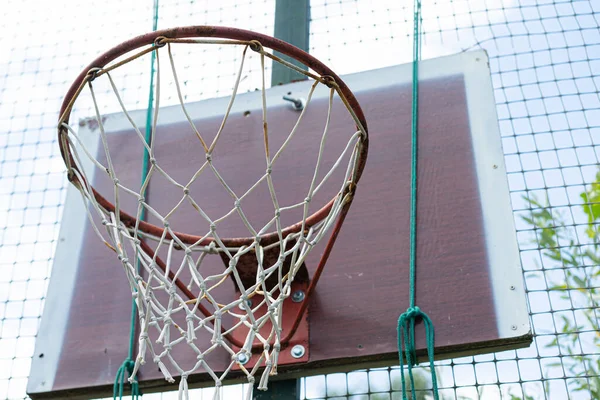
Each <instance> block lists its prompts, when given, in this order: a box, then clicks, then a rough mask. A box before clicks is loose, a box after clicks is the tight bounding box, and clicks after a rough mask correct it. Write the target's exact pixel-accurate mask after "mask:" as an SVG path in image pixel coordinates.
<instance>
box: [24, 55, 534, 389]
mask: <svg viewBox="0 0 600 400" xmlns="http://www.w3.org/2000/svg"><path fill="white" fill-rule="evenodd" d="M420 77H421V85H420V104H419V112H420V120H419V121H420V122H419V123H420V126H419V132H420V133H419V135H420V136H419V138H420V139H419V185H420V186H419V192H418V198H419V203H418V210H419V214H418V255H417V260H418V271H417V304H418V305H419V306H420V307H421V308H422V309H423V310H424V311H426V312H427V314H428V315H429V316H430V317H431V319H432V320H433V322H434V324H435V327H436V356H437V358H440V359H441V358H449V357H453V356H457V355H472V354H481V353H487V352H490V351H495V350H502V349H511V348H518V347H526V346H528V344H529V343H530V342H531V331H530V326H529V319H528V312H527V307H526V301H525V294H524V290H523V284H522V275H521V267H520V259H519V253H518V248H517V240H516V234H515V228H514V224H513V215H512V211H511V207H510V199H509V192H508V185H507V179H506V172H505V169H504V160H503V153H502V149H501V141H500V134H499V131H498V122H497V117H496V108H495V102H494V98H493V90H492V84H491V79H490V71H489V66H488V59H487V55H486V54H485V53H484V52H470V53H463V54H459V55H456V56H450V57H444V58H440V59H435V60H428V61H424V62H422V63H421V72H420ZM343 79H344V81H345V82H346V83H347V84H348V86H349V87H350V89H351V90H352V91H353V92H354V93H355V94H356V96H357V98H358V100H359V102H360V104H361V106H362V108H363V110H364V112H365V115H366V118H367V121H368V124H369V134H370V149H369V159H368V161H367V166H366V168H365V171H364V174H363V177H362V179H361V182H360V184H359V187H358V190H357V194H356V197H355V200H354V203H353V205H352V207H351V209H350V212H349V215H348V217H347V218H346V222H345V224H344V226H343V227H342V231H341V233H340V236H339V238H338V240H337V243H336V246H335V247H334V250H333V253H332V255H331V257H330V260H329V262H328V264H327V266H326V268H325V272H324V274H323V276H322V278H321V280H320V281H319V285H318V287H317V290H316V293H315V295H314V296H313V298H312V299H311V304H310V308H309V360H308V361H307V362H303V363H299V364H293V365H283V366H280V368H279V375H278V376H277V377H275V378H274V379H277V378H286V377H296V376H307V375H314V374H319V373H322V372H332V371H349V370H354V369H358V368H361V367H370V366H385V365H394V364H397V363H398V359H397V357H398V352H397V339H396V324H397V319H398V316H399V315H400V314H401V313H402V312H403V311H405V310H406V308H407V306H408V257H409V235H408V232H409V202H410V201H409V200H410V184H409V178H410V121H411V107H410V106H411V66H410V65H401V66H394V67H389V68H383V69H379V70H374V71H368V72H361V73H357V74H353V75H348V76H345V77H343ZM308 85H309V84H308V83H307V82H297V83H293V84H290V85H285V86H277V87H274V88H271V89H269V90H268V91H267V103H268V104H269V119H270V124H271V126H280V127H281V129H282V131H284V130H286V129H287V130H288V131H289V128H291V124H293V123H294V122H295V121H296V118H297V116H296V113H297V111H295V110H294V109H293V108H292V107H291V105H290V104H289V103H288V102H286V101H284V100H283V99H282V97H283V96H284V95H286V94H288V93H291V94H292V95H299V94H301V95H303V94H305V93H307V91H308ZM327 95H328V93H327V91H326V90H323V91H317V92H316V93H315V96H314V99H313V101H312V103H311V106H310V108H309V109H308V110H307V115H306V118H307V123H306V124H304V125H303V126H301V130H302V131H301V132H300V134H301V135H303V136H302V137H303V138H306V141H296V142H294V146H296V147H295V148H294V151H293V152H292V155H289V158H290V160H289V162H290V168H289V169H287V170H286V171H287V172H286V171H284V172H282V174H283V175H281V177H280V178H281V179H280V182H281V185H282V186H280V187H279V190H280V191H281V192H282V193H283V192H285V193H288V192H289V193H293V189H294V186H295V181H296V180H297V179H302V177H304V176H306V175H307V174H310V172H311V168H313V167H312V165H308V163H303V160H304V159H305V157H306V149H305V148H304V147H303V146H304V143H307V142H309V141H310V140H311V138H312V137H311V135H319V134H320V131H321V130H322V127H323V123H324V121H325V115H326V109H327ZM226 102H227V99H212V100H206V101H202V102H198V103H194V104H189V108H188V109H189V110H190V111H191V115H192V116H193V118H194V122H195V124H196V125H197V126H201V127H202V129H203V130H204V131H214V130H216V129H217V127H218V124H219V123H220V121H221V115H222V112H223V110H224V109H225V106H226ZM335 107H337V108H340V107H341V105H340V104H339V103H336V104H335ZM132 115H133V117H134V119H135V120H136V121H139V122H140V124H139V125H142V126H143V121H144V120H145V111H139V112H134V113H133V114H132ZM104 124H105V127H106V129H107V133H108V136H109V143H110V146H111V155H112V156H113V157H114V159H115V160H117V161H115V162H118V161H119V160H120V161H122V162H123V163H125V165H128V166H131V171H132V172H131V174H130V175H128V177H127V178H126V179H131V180H136V179H139V170H140V168H141V167H140V166H141V151H140V152H139V153H135V152H133V153H132V152H130V151H121V150H122V149H128V148H129V143H130V141H131V140H133V139H132V138H133V136H134V133H133V132H132V130H131V128H130V125H129V124H128V122H127V121H126V119H125V117H124V116H123V115H122V114H119V115H107V116H106V120H105V122H104ZM186 124H187V122H186V121H185V120H184V117H183V115H182V114H181V112H180V108H179V107H170V108H166V109H165V110H164V111H161V119H160V120H159V125H160V129H161V134H160V136H157V139H156V140H157V142H156V148H157V152H160V153H161V154H162V157H163V159H164V160H165V165H166V166H167V167H168V168H170V170H172V171H174V173H175V174H179V173H181V174H186V173H187V174H189V172H190V171H192V170H195V165H194V164H193V162H190V160H194V159H195V157H196V158H197V154H195V153H194V151H195V150H194V149H193V146H190V140H192V139H191V138H190V136H189V132H188V131H186V129H185V126H186ZM336 124H337V122H336V120H332V126H331V128H330V129H332V130H333V131H334V132H335V129H336V128H337V125H336ZM275 131H276V129H275V130H273V132H275ZM315 132H316V133H315ZM225 133H226V134H224V136H223V140H224V141H225V143H224V144H225V145H226V146H225V147H226V148H229V149H231V152H230V153H231V157H230V158H229V159H228V162H224V164H223V173H224V174H228V175H229V176H231V178H232V179H236V177H239V179H240V181H244V180H245V179H247V177H246V175H248V174H251V173H252V172H253V167H252V165H253V164H252V162H251V161H250V160H252V159H256V158H259V159H261V160H264V153H263V151H264V150H263V147H262V146H263V144H262V117H261V97H260V93H259V92H249V93H245V94H240V95H238V98H237V99H236V102H235V103H234V106H233V110H232V115H231V117H230V119H229V122H228V130H227V132H225ZM80 135H81V136H82V137H84V138H85V140H86V141H87V142H88V144H89V145H90V146H92V147H98V133H97V125H96V124H93V123H91V122H89V123H83V124H81V126H80ZM274 135H276V133H274ZM314 137H315V138H316V137H318V136H314ZM333 137H335V135H333ZM275 140H276V139H275ZM334 144H335V143H334ZM112 150H114V153H113V151H112ZM261 157H262V158H261ZM127 168H129V167H127ZM206 185H207V186H206V188H207V193H215V192H214V191H213V190H212V189H211V186H210V185H211V183H210V182H207V183H206ZM149 196H150V197H151V198H152V200H153V201H156V202H160V201H161V199H162V198H163V197H164V198H165V201H167V200H168V197H169V194H168V192H167V191H165V190H161V188H159V187H154V186H153V187H152V188H151V190H150V194H149ZM215 196H218V194H215ZM219 203H220V202H219V201H216V202H215V203H214V204H215V207H217V208H218V207H219ZM176 223H177V224H178V226H179V228H178V229H177V230H179V231H185V232H190V231H194V229H195V226H194V224H195V222H194V221H193V220H190V219H187V218H185V216H181V217H180V218H179V219H178V220H177V221H176ZM307 266H308V269H309V272H311V271H313V270H314V265H312V264H311V259H309V260H308V261H307ZM130 304H131V292H130V289H129V286H128V283H127V281H126V279H125V275H124V274H123V272H122V267H121V266H120V264H119V262H118V261H117V260H116V258H115V256H114V254H113V253H112V252H110V251H109V250H107V249H106V248H105V247H104V246H103V245H102V244H101V243H100V242H99V240H98V239H97V237H95V235H94V234H93V233H92V232H91V229H90V226H89V225H88V222H87V220H86V218H85V211H84V207H83V205H82V202H81V199H80V194H79V193H78V192H77V191H76V190H75V189H74V188H72V187H70V188H69V191H68V194H67V199H66V205H65V212H64V217H63V222H62V227H61V232H60V240H59V245H58V247H57V250H56V256H55V261H54V268H53V272H52V278H51V281H50V286H49V289H48V297H47V299H46V303H45V310H44V315H43V318H42V324H41V327H40V332H39V335H38V338H37V344H36V353H35V355H34V359H33V365H32V371H31V377H30V380H29V386H28V393H29V394H30V396H31V397H32V398H35V399H37V398H47V397H65V396H67V395H72V396H76V397H77V396H78V397H80V398H89V397H97V396H103V395H107V394H109V393H112V384H113V381H114V377H115V373H116V371H117V369H118V368H119V366H120V364H121V362H122V361H123V359H124V358H125V357H126V355H127V350H128V336H129V323H130V322H129V321H130ZM422 328H423V327H422V325H421V324H419V325H418V327H417V332H418V334H417V347H418V349H419V350H418V353H419V354H420V355H421V356H422V355H424V354H425V353H424V346H425V342H424V332H423V329H422ZM190 356H191V355H190ZM226 358H227V357H225V358H224V359H223V360H219V359H214V360H212V363H213V364H211V365H213V366H215V368H216V369H217V370H218V369H219V368H224V367H225V365H226V364H227V363H228V360H227V359H226ZM219 365H222V367H219ZM140 380H141V386H142V389H143V390H144V391H146V392H148V391H155V390H156V391H158V390H168V389H176V386H173V385H170V384H169V383H168V382H166V381H165V380H164V379H163V377H162V374H161V373H160V372H159V371H158V368H157V367H156V366H155V365H153V364H152V363H151V362H148V363H147V364H146V365H145V366H144V367H143V368H142V371H141V374H140ZM189 382H190V385H191V386H192V387H193V386H203V385H210V384H212V379H211V378H210V377H207V376H206V375H203V374H198V375H196V376H192V377H190V378H189Z"/></svg>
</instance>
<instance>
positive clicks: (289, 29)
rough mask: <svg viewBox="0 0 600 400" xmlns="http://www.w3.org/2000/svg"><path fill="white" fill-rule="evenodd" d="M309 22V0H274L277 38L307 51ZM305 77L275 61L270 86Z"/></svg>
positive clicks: (290, 60) (287, 59)
mask: <svg viewBox="0 0 600 400" xmlns="http://www.w3.org/2000/svg"><path fill="white" fill-rule="evenodd" d="M309 24H310V0H276V3H275V34H274V36H275V37H276V38H277V39H281V40H283V41H285V42H288V43H291V44H293V45H294V46H296V47H298V48H299V49H302V50H304V51H308V36H309ZM275 55H276V56H278V57H281V58H283V59H284V60H286V61H289V62H291V63H293V64H294V65H297V66H299V67H301V68H302V69H306V67H305V66H304V65H302V64H301V63H299V62H297V61H294V60H292V59H290V58H289V57H287V56H284V55H282V54H281V53H278V52H275ZM304 79H306V77H305V76H304V75H302V74H300V73H298V72H296V71H293V70H291V69H289V68H287V67H285V66H283V65H281V64H279V63H277V62H273V70H272V72H271V86H276V85H281V84H285V83H289V82H292V81H296V80H304Z"/></svg>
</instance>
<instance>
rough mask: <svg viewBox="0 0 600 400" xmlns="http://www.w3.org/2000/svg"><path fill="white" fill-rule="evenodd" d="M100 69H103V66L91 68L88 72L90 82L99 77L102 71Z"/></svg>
mask: <svg viewBox="0 0 600 400" xmlns="http://www.w3.org/2000/svg"><path fill="white" fill-rule="evenodd" d="M100 71H102V68H98V67H94V68H90V70H89V71H88V73H87V76H88V82H91V81H93V80H94V79H96V78H97V77H98V72H100Z"/></svg>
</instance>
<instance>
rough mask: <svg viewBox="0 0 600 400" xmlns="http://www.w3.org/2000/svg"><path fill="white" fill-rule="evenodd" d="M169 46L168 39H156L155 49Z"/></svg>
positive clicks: (161, 37) (162, 37) (160, 37)
mask: <svg viewBox="0 0 600 400" xmlns="http://www.w3.org/2000/svg"><path fill="white" fill-rule="evenodd" d="M166 44H167V38H166V37H164V36H159V37H157V38H156V39H154V47H158V48H160V47H164V46H165V45H166Z"/></svg>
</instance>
